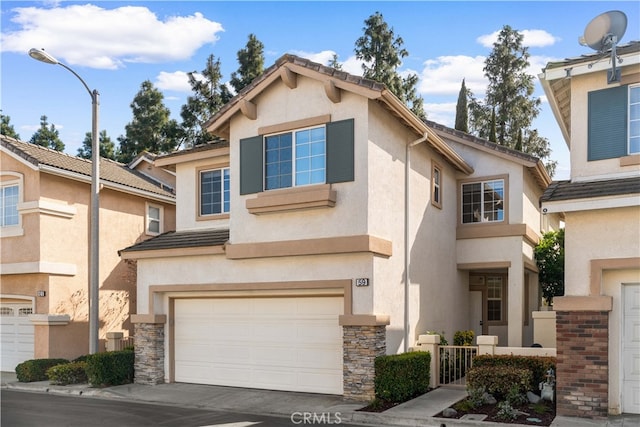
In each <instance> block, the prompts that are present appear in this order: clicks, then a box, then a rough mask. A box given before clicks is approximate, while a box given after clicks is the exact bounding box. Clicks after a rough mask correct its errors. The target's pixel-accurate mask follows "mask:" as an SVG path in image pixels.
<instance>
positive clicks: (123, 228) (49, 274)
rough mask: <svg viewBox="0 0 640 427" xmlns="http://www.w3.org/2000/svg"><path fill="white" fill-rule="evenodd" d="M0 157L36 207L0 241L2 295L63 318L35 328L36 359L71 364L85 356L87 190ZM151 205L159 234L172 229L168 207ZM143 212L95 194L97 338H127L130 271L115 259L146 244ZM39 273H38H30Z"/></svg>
mask: <svg viewBox="0 0 640 427" xmlns="http://www.w3.org/2000/svg"><path fill="white" fill-rule="evenodd" d="M2 156H3V157H2V159H1V160H2V169H3V172H4V171H15V172H21V173H24V186H23V199H22V202H24V203H25V204H26V205H27V206H36V207H35V208H33V207H31V208H29V210H27V211H24V212H22V224H23V229H24V235H23V236H19V237H4V238H2V241H1V242H0V243H1V244H0V246H1V247H2V264H3V266H8V265H10V266H11V269H12V270H11V271H12V272H13V273H16V274H3V276H2V296H3V298H7V297H11V296H12V295H20V296H27V297H33V298H34V301H35V307H34V312H35V313H37V314H68V315H69V316H70V318H71V322H70V323H69V324H68V325H65V326H37V327H36V328H35V331H36V343H35V349H34V350H35V355H36V357H66V358H74V357H77V356H80V355H81V354H86V353H87V351H88V325H87V319H88V285H87V282H88V264H87V262H88V230H89V226H88V207H87V204H88V202H89V187H90V186H89V184H88V183H81V182H78V181H75V180H72V179H69V178H65V177H60V176H57V175H52V174H48V173H42V172H39V171H37V170H34V169H33V168H30V167H29V166H27V165H25V164H24V163H23V162H20V161H17V160H15V159H13V158H12V157H11V156H7V155H5V154H4V153H3V155H2ZM29 203H31V205H30V204H29ZM33 203H35V204H33ZM154 203H155V204H158V205H162V206H164V221H165V223H164V227H165V230H166V229H174V228H175V207H174V206H173V205H172V204H168V203H163V202H154ZM38 204H39V205H40V206H41V207H42V206H45V207H47V208H50V207H52V211H53V212H52V211H47V210H46V209H45V210H43V209H42V208H37V206H38ZM56 211H60V212H63V213H64V214H63V215H61V214H60V213H59V212H56ZM145 213H146V204H145V199H144V198H142V197H139V196H134V195H131V194H126V193H122V192H119V191H114V190H111V189H109V188H107V187H103V189H102V191H101V193H100V221H101V223H100V331H99V335H100V337H101V338H104V336H105V334H106V332H112V331H123V332H125V334H127V333H130V332H132V329H131V326H130V325H129V320H128V319H129V315H130V314H131V313H133V312H135V311H134V310H135V306H136V282H135V275H136V269H135V264H134V263H132V262H130V261H127V262H125V261H123V260H121V259H120V257H119V256H118V250H120V249H123V248H125V247H128V246H130V245H132V244H134V243H135V242H137V241H139V240H141V239H146V238H148V237H150V236H147V235H145V233H144V231H145V227H146V224H145ZM51 265H53V266H55V267H56V268H57V269H58V270H55V269H54V270H55V271H51V268H50V267H48V266H51ZM43 266H44V267H43ZM43 268H44V269H45V270H46V271H45V272H44V273H37V272H38V271H41V270H39V269H43ZM16 269H17V270H16ZM3 270H4V268H3ZM14 270H15V271H14ZM18 273H21V274H18ZM36 291H45V293H46V295H45V296H44V297H36Z"/></svg>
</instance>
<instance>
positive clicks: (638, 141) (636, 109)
mask: <svg viewBox="0 0 640 427" xmlns="http://www.w3.org/2000/svg"><path fill="white" fill-rule="evenodd" d="M629 154H640V85H632V86H629Z"/></svg>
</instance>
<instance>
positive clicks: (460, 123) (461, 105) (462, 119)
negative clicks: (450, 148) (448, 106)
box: [455, 79, 469, 133]
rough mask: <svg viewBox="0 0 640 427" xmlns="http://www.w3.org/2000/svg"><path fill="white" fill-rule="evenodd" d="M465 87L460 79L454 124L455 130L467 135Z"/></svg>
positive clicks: (467, 121) (467, 116)
mask: <svg viewBox="0 0 640 427" xmlns="http://www.w3.org/2000/svg"><path fill="white" fill-rule="evenodd" d="M467 92H468V91H467V86H466V85H465V83H464V79H462V85H461V86H460V92H459V93H458V102H457V103H456V124H455V129H456V130H459V131H462V132H466V133H469V109H468V108H467V97H468V96H469V95H468V93H467Z"/></svg>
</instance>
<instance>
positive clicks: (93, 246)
mask: <svg viewBox="0 0 640 427" xmlns="http://www.w3.org/2000/svg"><path fill="white" fill-rule="evenodd" d="M29 56H30V57H32V58H33V59H37V60H38V61H41V62H44V63H46V64H53V65H60V66H61V67H63V68H65V69H67V70H69V71H70V72H71V73H72V74H73V75H74V76H76V77H77V78H78V80H80V82H82V84H83V85H84V87H85V89H87V92H89V96H90V97H91V106H92V109H91V203H90V207H89V224H90V230H89V354H94V353H97V352H98V327H99V319H100V316H99V310H100V308H99V303H100V299H99V296H98V292H99V290H100V268H99V262H100V251H99V236H100V235H99V231H100V224H99V216H100V214H99V210H100V144H99V143H98V107H99V105H100V102H99V98H100V94H99V93H98V91H97V90H95V89H94V90H93V91H92V90H91V89H89V86H87V84H86V83H85V81H84V80H82V77H80V76H79V75H78V73H76V72H75V71H73V70H72V69H71V68H69V67H68V66H66V65H64V64H63V63H62V62H59V61H58V60H57V59H56V58H54V57H53V56H51V55H49V53H47V52H45V51H44V49H35V48H34V49H30V50H29Z"/></svg>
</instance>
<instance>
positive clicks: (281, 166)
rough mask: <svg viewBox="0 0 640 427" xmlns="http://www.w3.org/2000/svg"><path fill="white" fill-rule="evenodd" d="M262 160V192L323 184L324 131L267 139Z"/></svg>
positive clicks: (309, 130)
mask: <svg viewBox="0 0 640 427" xmlns="http://www.w3.org/2000/svg"><path fill="white" fill-rule="evenodd" d="M264 157H265V165H264V173H265V181H264V182H265V190H275V189H278V188H288V187H293V186H301V185H310V184H324V182H325V177H326V131H325V127H324V126H321V127H315V128H309V129H302V130H298V131H295V132H287V133H281V134H278V135H269V136H266V137H265V138H264Z"/></svg>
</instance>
